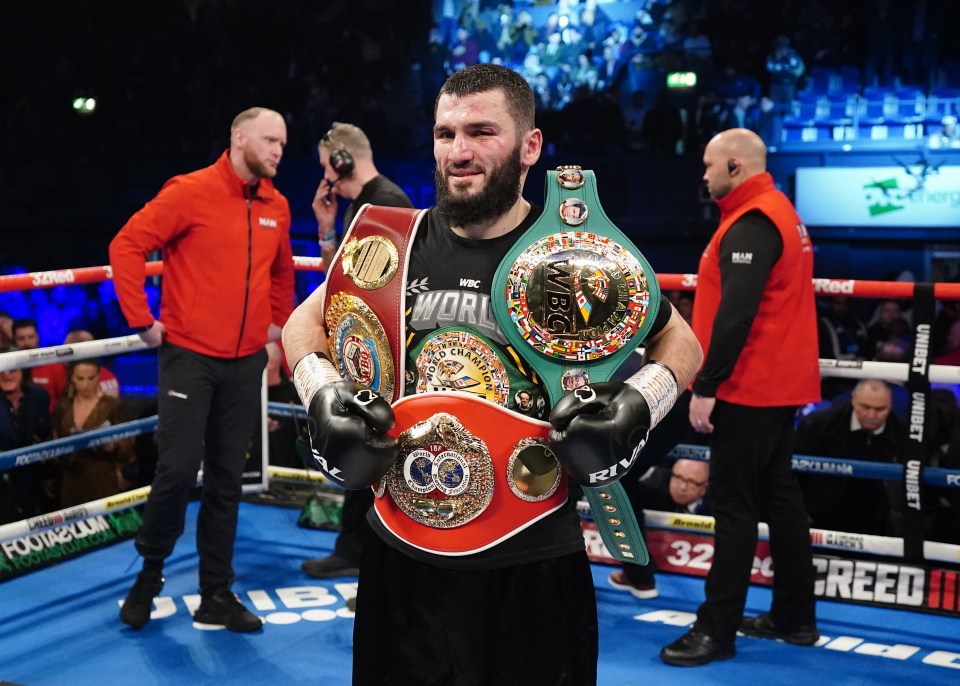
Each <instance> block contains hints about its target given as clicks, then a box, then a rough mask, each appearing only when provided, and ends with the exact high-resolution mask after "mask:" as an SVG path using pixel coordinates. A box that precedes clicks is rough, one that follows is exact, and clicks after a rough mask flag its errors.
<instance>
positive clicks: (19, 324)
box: [10, 317, 40, 336]
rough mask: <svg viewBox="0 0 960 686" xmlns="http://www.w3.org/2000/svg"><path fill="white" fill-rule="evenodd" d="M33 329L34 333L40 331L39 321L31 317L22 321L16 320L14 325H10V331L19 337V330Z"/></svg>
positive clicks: (21, 319)
mask: <svg viewBox="0 0 960 686" xmlns="http://www.w3.org/2000/svg"><path fill="white" fill-rule="evenodd" d="M26 328H33V330H34V331H39V330H40V329H38V328H37V320H36V319H31V318H30V317H21V318H20V319H14V320H13V324H11V325H10V330H11V331H13V335H14V336H16V335H17V329H26Z"/></svg>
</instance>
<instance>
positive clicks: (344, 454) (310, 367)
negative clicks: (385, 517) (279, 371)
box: [293, 353, 400, 490]
mask: <svg viewBox="0 0 960 686" xmlns="http://www.w3.org/2000/svg"><path fill="white" fill-rule="evenodd" d="M293 379H294V385H295V386H296V387H297V392H298V393H299V394H300V399H301V400H302V401H303V405H304V407H306V408H307V428H308V430H309V432H310V452H311V454H312V455H313V459H314V461H315V462H316V466H317V468H318V469H319V470H320V471H321V472H323V474H324V475H325V476H327V477H328V478H329V479H331V480H332V481H333V482H335V483H337V484H339V485H340V486H342V487H343V488H347V489H353V490H359V489H363V488H367V487H369V486H371V485H373V484H375V483H376V482H377V481H379V480H380V478H381V477H382V476H383V475H384V474H386V473H387V470H388V469H390V465H392V464H393V462H394V460H396V459H397V456H398V455H399V454H400V448H399V447H398V445H397V440H396V439H395V438H393V437H391V436H387V435H386V432H387V431H389V430H390V429H392V428H393V425H394V424H395V423H396V418H395V417H394V414H393V408H391V407H390V403H389V402H387V400H386V399H385V398H384V397H383V396H381V395H380V394H379V393H377V392H376V391H374V390H373V389H371V388H369V387H368V386H364V385H361V384H357V383H353V382H352V381H344V380H343V379H341V378H340V375H339V374H337V371H336V369H335V368H334V366H333V363H332V362H331V361H330V359H329V358H327V357H326V356H325V355H323V354H322V353H315V354H312V355H307V356H306V357H304V358H303V359H301V360H300V361H299V362H297V364H296V366H295V368H294V370H293Z"/></svg>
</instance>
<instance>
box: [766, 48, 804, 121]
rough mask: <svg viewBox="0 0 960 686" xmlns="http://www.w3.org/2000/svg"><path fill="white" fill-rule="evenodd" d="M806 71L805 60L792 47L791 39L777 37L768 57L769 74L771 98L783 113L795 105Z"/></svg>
mask: <svg viewBox="0 0 960 686" xmlns="http://www.w3.org/2000/svg"><path fill="white" fill-rule="evenodd" d="M805 70H806V66H805V65H804V63H803V59H801V57H800V55H798V54H797V52H796V50H794V49H793V48H792V47H790V39H789V38H787V37H786V36H777V38H776V39H775V40H774V42H773V50H772V51H771V52H770V54H769V55H767V72H768V73H769V74H770V91H769V92H770V98H771V99H772V100H773V101H774V102H775V103H776V104H777V106H778V108H779V109H780V111H781V112H783V113H785V112H786V110H787V109H788V108H789V107H790V106H791V105H792V104H793V100H794V98H795V97H796V94H797V85H798V83H799V81H800V77H801V76H803V73H804V71H805Z"/></svg>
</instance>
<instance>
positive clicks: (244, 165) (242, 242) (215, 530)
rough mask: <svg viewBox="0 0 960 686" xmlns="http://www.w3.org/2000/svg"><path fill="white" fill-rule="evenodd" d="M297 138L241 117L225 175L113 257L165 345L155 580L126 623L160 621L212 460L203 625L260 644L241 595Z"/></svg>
mask: <svg viewBox="0 0 960 686" xmlns="http://www.w3.org/2000/svg"><path fill="white" fill-rule="evenodd" d="M286 143H287V126H286V123H285V122H284V120H283V117H281V116H280V115H279V114H278V113H277V112H274V111H273V110H268V109H264V108H262V107H253V108H251V109H248V110H244V111H243V112H241V113H240V114H238V115H237V116H236V118H235V119H234V120H233V124H232V126H231V127H230V148H229V149H228V150H227V151H226V152H224V153H223V155H221V156H220V159H219V160H217V161H216V162H215V163H214V164H213V165H211V166H209V167H206V168H205V169H200V170H198V171H195V172H192V173H189V174H184V175H182V176H177V177H174V178H173V179H170V180H169V181H168V182H167V183H166V184H165V185H164V186H163V188H162V189H161V190H160V193H159V194H157V196H156V197H155V198H154V199H153V200H151V201H150V202H148V203H147V204H146V205H145V206H144V207H143V209H141V210H140V211H139V212H137V213H136V214H134V215H133V216H132V217H131V218H130V220H129V221H128V222H127V223H126V225H125V226H124V227H123V228H122V229H120V232H119V233H118V234H117V235H116V237H115V238H114V239H113V241H112V242H111V243H110V264H111V267H112V268H113V280H114V285H115V287H116V291H117V299H118V300H119V302H120V307H121V309H122V310H123V314H124V316H125V317H126V319H127V323H128V324H129V325H130V327H131V328H132V329H134V330H135V331H136V332H137V333H138V334H139V335H140V338H142V339H143V340H144V342H146V343H147V344H149V345H159V346H160V352H159V355H158V363H159V386H158V389H157V391H158V393H157V395H158V398H157V401H158V414H159V417H160V421H159V424H158V425H157V440H158V448H159V457H158V462H157V473H156V476H155V477H154V480H153V484H152V490H151V492H150V497H149V499H148V500H147V505H146V509H145V510H144V522H143V526H142V527H141V528H140V531H139V532H138V533H137V538H136V547H137V551H138V552H139V553H140V554H141V555H142V556H143V571H141V572H140V574H139V575H138V576H137V580H136V582H135V583H134V585H133V587H132V588H131V589H130V592H129V594H128V595H127V598H126V600H125V601H124V603H123V607H122V609H121V610H120V619H121V620H122V621H123V622H124V623H125V624H127V625H129V626H130V627H132V628H133V629H140V628H141V627H142V626H143V625H144V624H146V623H147V622H148V621H149V620H150V612H151V609H152V607H153V598H154V597H155V596H156V595H157V594H158V593H159V592H160V590H161V589H162V588H163V563H164V560H165V559H166V558H167V557H168V556H169V555H170V553H171V552H173V547H174V544H175V543H176V541H177V538H179V536H180V534H181V533H182V532H183V528H184V519H185V514H186V507H187V502H188V500H189V497H190V490H191V489H192V488H193V486H194V485H195V483H196V477H197V470H198V469H199V467H200V462H201V459H202V460H203V467H204V470H203V471H204V474H203V497H202V502H201V505H200V513H199V515H198V519H197V551H198V552H199V554H200V597H201V599H200V606H199V608H197V611H196V613H195V614H194V621H196V622H198V623H201V624H208V625H211V626H218V627H226V628H227V629H228V630H230V631H256V630H258V629H260V627H261V626H262V622H261V621H260V618H259V617H257V616H255V615H253V614H252V613H251V612H250V611H248V610H247V609H246V608H245V607H244V606H243V605H242V604H241V603H240V601H239V600H237V598H236V596H234V595H233V593H232V592H231V591H230V585H231V584H232V583H233V580H234V572H233V566H232V561H233V541H234V538H235V536H236V528H237V511H238V507H239V504H240V495H241V488H242V475H243V467H244V462H245V460H246V454H247V450H248V448H249V445H250V441H251V438H252V435H253V431H254V429H255V428H256V427H257V426H259V424H260V380H261V377H262V374H263V369H264V366H265V365H266V362H267V353H266V351H265V350H264V346H265V345H266V344H267V341H268V340H274V339H276V338H279V335H280V331H281V329H282V327H283V325H284V324H285V323H286V321H287V317H288V316H289V315H290V312H291V311H292V310H293V281H294V280H293V258H292V251H291V248H290V206H289V204H288V203H287V199H286V198H285V197H283V195H281V194H280V192H279V191H277V189H276V188H275V187H274V186H273V182H272V181H271V179H273V177H274V176H275V175H276V173H277V166H278V165H279V164H280V159H281V157H283V148H284V146H285V145H286ZM154 250H162V251H163V297H162V300H161V303H160V316H159V319H154V315H153V313H152V312H151V310H150V307H149V305H148V302H147V296H146V293H145V291H144V277H145V262H146V258H147V255H149V254H150V253H151V252H153V251H154Z"/></svg>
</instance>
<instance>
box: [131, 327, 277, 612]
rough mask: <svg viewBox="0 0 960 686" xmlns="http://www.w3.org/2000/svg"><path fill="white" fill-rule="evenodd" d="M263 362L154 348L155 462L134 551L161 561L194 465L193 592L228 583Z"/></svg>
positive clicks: (261, 356) (258, 356) (180, 523)
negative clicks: (196, 562)
mask: <svg viewBox="0 0 960 686" xmlns="http://www.w3.org/2000/svg"><path fill="white" fill-rule="evenodd" d="M266 362H267V354H266V351H263V350H261V351H259V352H257V353H255V354H253V355H249V356H247V357H241V358H237V359H229V360H227V359H219V358H215V357H208V356H206V355H201V354H199V353H195V352H193V351H191V350H187V349H186V348H181V347H178V346H175V345H170V344H169V343H164V344H163V345H162V346H161V348H160V353H159V365H160V381H159V388H158V389H157V396H158V398H157V400H158V413H159V423H158V425H157V441H158V449H159V457H158V459H157V472H156V476H154V479H153V484H152V488H151V491H150V497H149V498H148V500H147V505H146V508H145V511H144V522H143V526H142V527H141V528H140V531H139V532H138V533H137V538H136V546H137V550H138V551H139V552H140V554H141V555H143V557H144V559H146V560H163V559H165V558H166V557H168V556H169V555H170V553H172V552H173V547H174V544H175V543H176V541H177V539H178V538H179V537H180V534H182V533H183V527H184V519H185V515H186V508H187V503H188V502H189V499H190V492H191V490H192V489H193V487H194V485H195V484H196V479H197V470H198V469H199V467H200V463H201V460H202V462H203V489H202V493H201V503H200V514H199V516H198V519H197V551H198V553H199V555H200V591H201V593H203V592H209V591H212V590H215V589H217V588H222V587H229V586H230V584H232V583H233V579H234V574H233V562H232V561H233V544H234V538H235V536H236V531H237V510H238V508H239V505H240V496H241V494H242V475H243V467H244V461H245V459H246V456H247V452H248V450H249V449H250V440H251V438H252V436H253V432H254V430H255V429H256V427H257V426H258V424H259V421H260V384H261V378H262V374H263V369H264V367H265V366H266Z"/></svg>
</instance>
